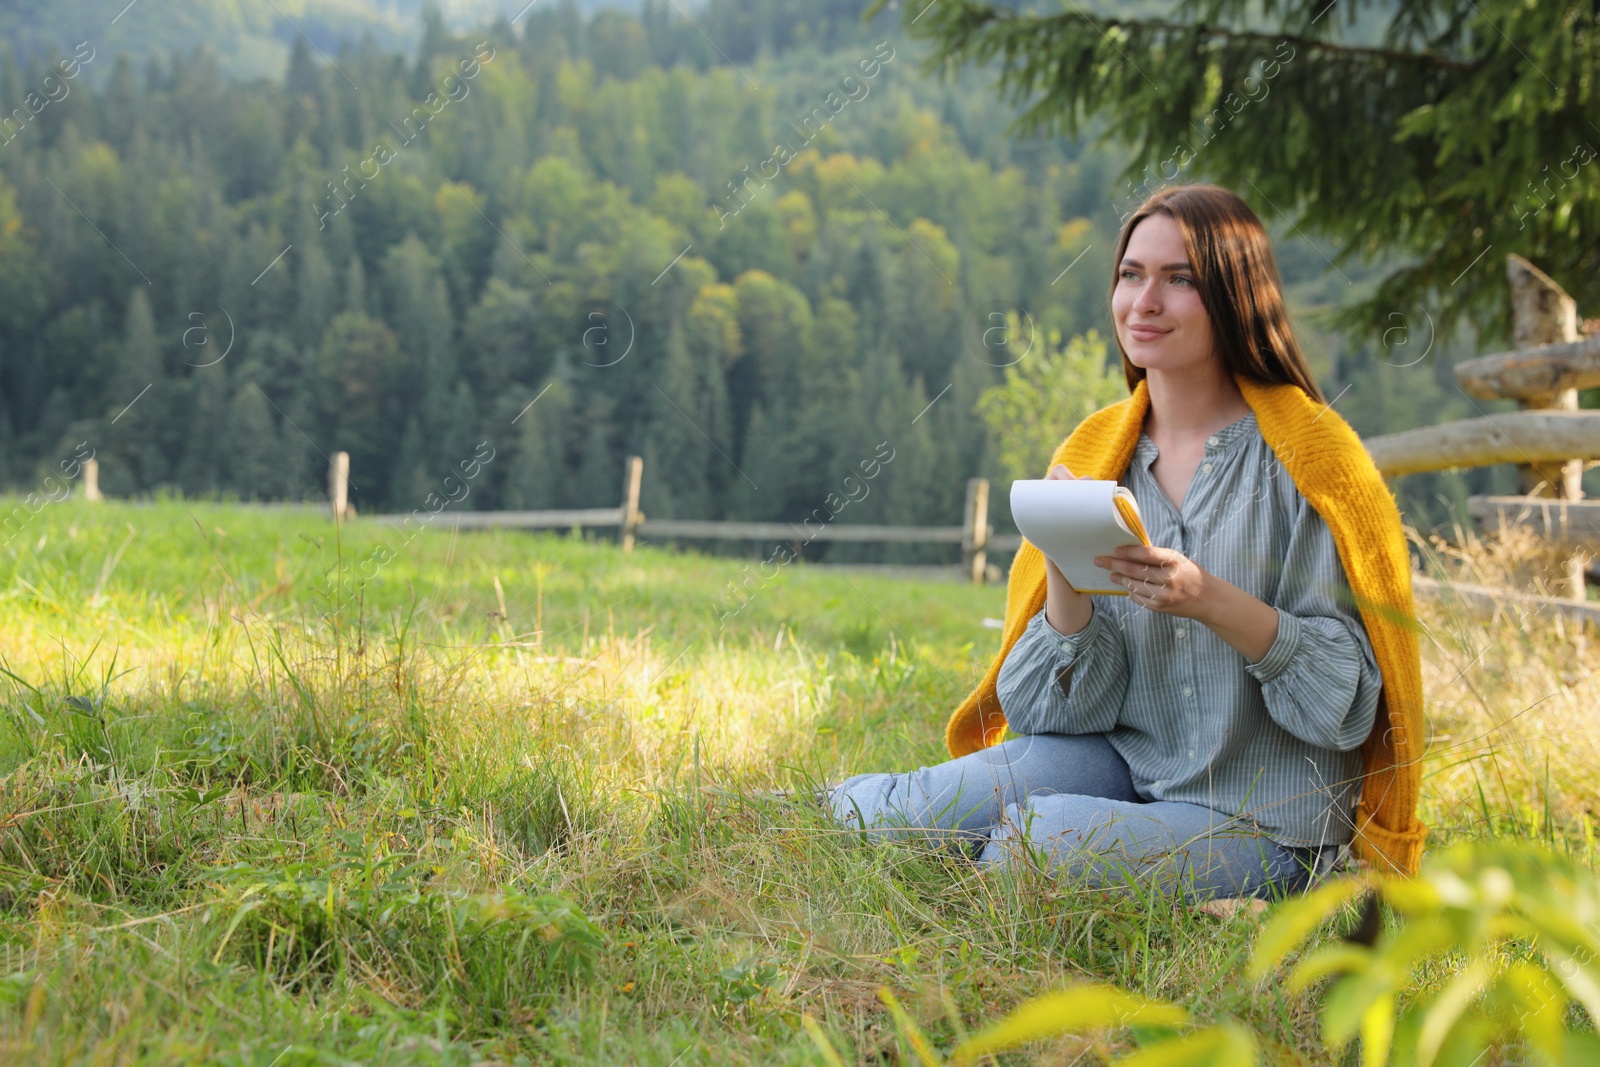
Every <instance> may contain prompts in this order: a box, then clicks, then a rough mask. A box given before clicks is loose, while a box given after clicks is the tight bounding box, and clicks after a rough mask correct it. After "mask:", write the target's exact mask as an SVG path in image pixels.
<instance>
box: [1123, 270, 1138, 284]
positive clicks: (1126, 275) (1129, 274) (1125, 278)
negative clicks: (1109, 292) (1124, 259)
mask: <svg viewBox="0 0 1600 1067" xmlns="http://www.w3.org/2000/svg"><path fill="white" fill-rule="evenodd" d="M1138 276H1139V275H1138V273H1137V272H1135V271H1131V270H1125V271H1123V272H1122V275H1121V277H1122V280H1123V281H1128V280H1129V279H1132V278H1137V277H1138Z"/></svg>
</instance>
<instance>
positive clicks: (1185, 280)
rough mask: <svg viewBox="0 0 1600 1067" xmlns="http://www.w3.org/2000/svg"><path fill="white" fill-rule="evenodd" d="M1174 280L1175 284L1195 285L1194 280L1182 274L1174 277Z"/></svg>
mask: <svg viewBox="0 0 1600 1067" xmlns="http://www.w3.org/2000/svg"><path fill="white" fill-rule="evenodd" d="M1172 280H1173V281H1174V282H1182V283H1183V284H1184V285H1193V284H1194V279H1193V278H1185V277H1184V276H1183V275H1181V274H1175V275H1173V277H1172Z"/></svg>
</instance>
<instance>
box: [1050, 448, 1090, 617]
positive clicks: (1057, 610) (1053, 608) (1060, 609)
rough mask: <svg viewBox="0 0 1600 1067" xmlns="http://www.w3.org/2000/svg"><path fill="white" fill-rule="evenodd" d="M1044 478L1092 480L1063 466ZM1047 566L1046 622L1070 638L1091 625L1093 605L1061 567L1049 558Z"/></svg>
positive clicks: (1055, 468)
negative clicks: (1073, 586) (1070, 580)
mask: <svg viewBox="0 0 1600 1067" xmlns="http://www.w3.org/2000/svg"><path fill="white" fill-rule="evenodd" d="M1045 478H1046V479H1047V480H1049V481H1053V482H1073V481H1084V480H1089V481H1092V480H1093V479H1091V478H1089V476H1088V475H1083V476H1082V477H1079V476H1078V475H1076V474H1073V473H1072V471H1071V470H1069V469H1068V468H1067V467H1066V465H1065V464H1062V463H1057V464H1056V465H1055V466H1053V467H1051V468H1050V473H1049V474H1046V475H1045ZM1044 567H1045V606H1044V607H1045V619H1046V620H1047V621H1048V622H1049V623H1050V625H1051V626H1052V627H1054V628H1055V630H1056V632H1057V633H1061V634H1066V635H1068V636H1071V635H1072V634H1075V633H1077V632H1078V631H1079V630H1081V629H1083V628H1084V627H1085V626H1087V625H1089V616H1090V614H1091V612H1092V611H1093V610H1094V604H1093V602H1092V601H1091V600H1090V599H1089V598H1088V596H1087V595H1085V594H1083V593H1080V592H1078V591H1077V590H1076V589H1074V588H1072V583H1071V582H1069V581H1067V578H1066V575H1064V574H1062V573H1061V568H1059V567H1057V566H1056V565H1055V561H1053V560H1052V559H1051V558H1050V557H1049V556H1045V558H1044Z"/></svg>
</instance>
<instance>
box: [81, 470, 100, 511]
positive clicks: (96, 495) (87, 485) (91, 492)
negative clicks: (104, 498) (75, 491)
mask: <svg viewBox="0 0 1600 1067" xmlns="http://www.w3.org/2000/svg"><path fill="white" fill-rule="evenodd" d="M83 499H84V500H86V501H88V502H89V503H91V504H98V503H100V500H101V496H100V461H99V460H97V459H86V460H84V461H83Z"/></svg>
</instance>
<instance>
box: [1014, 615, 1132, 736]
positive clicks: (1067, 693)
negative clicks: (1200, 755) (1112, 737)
mask: <svg viewBox="0 0 1600 1067" xmlns="http://www.w3.org/2000/svg"><path fill="white" fill-rule="evenodd" d="M1127 689H1128V655H1127V650H1126V648H1125V647H1124V645H1123V641H1122V635H1121V633H1120V631H1119V628H1118V627H1117V626H1116V625H1115V624H1114V623H1112V622H1110V621H1109V620H1107V619H1106V618H1105V613H1104V612H1102V611H1100V610H1099V609H1098V608H1097V609H1096V610H1095V611H1094V613H1093V614H1092V615H1090V617H1089V624H1088V625H1087V626H1085V627H1084V628H1083V629H1082V630H1079V631H1078V632H1077V633H1075V634H1072V635H1071V636H1067V635H1064V634H1061V633H1059V632H1057V630H1056V629H1055V627H1053V626H1051V625H1050V623H1049V620H1047V619H1046V618H1045V609H1044V608H1040V609H1039V612H1038V614H1036V615H1035V616H1034V617H1033V618H1031V619H1029V620H1028V625H1027V626H1026V628H1024V629H1023V631H1022V633H1021V634H1020V635H1019V636H1018V637H1017V641H1016V643H1015V644H1014V645H1012V646H1011V651H1010V652H1009V653H1007V655H1006V658H1005V661H1004V662H1003V663H1001V664H1000V675H999V677H998V678H997V679H996V680H995V694H996V696H998V697H999V699H1000V707H1001V708H1002V709H1003V710H1004V711H1005V713H1006V722H1007V723H1008V724H1009V725H1010V727H1011V729H1012V730H1013V731H1015V732H1017V733H1019V734H1089V733H1108V732H1110V730H1111V728H1112V727H1114V726H1116V724H1117V716H1118V715H1119V713H1120V712H1121V710H1122V699H1123V696H1124V695H1125V694H1126V693H1127Z"/></svg>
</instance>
